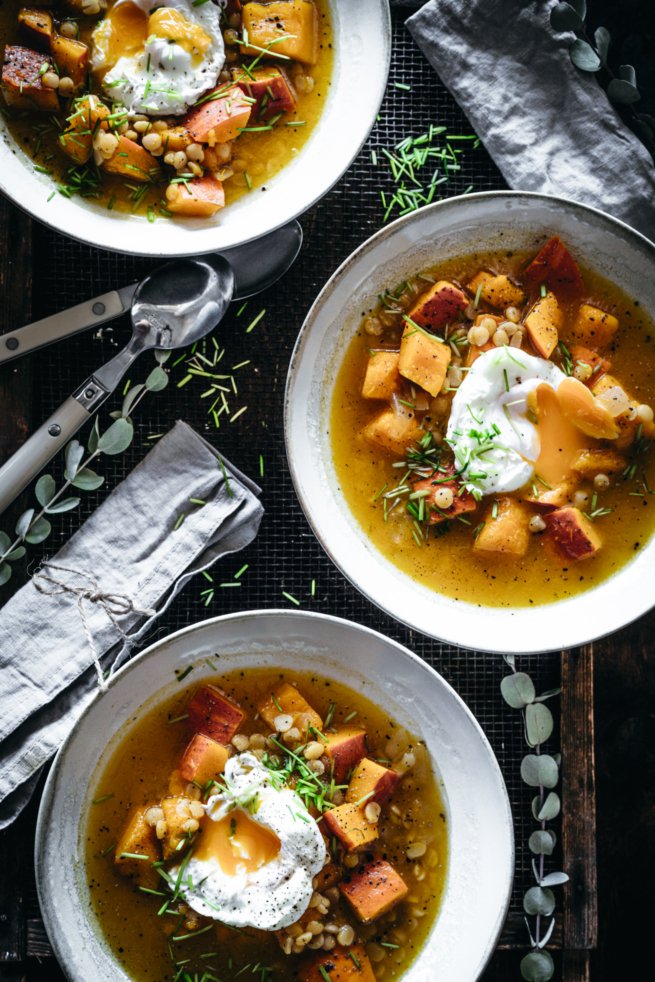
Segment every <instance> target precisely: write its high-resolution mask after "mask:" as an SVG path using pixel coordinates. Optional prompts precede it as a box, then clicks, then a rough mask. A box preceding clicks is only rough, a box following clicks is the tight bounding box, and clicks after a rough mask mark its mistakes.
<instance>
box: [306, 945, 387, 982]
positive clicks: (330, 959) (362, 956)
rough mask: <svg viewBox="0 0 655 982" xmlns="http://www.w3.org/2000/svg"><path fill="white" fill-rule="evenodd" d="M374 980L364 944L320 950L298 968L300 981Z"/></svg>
mask: <svg viewBox="0 0 655 982" xmlns="http://www.w3.org/2000/svg"><path fill="white" fill-rule="evenodd" d="M326 978H328V979H329V980H330V982H375V972H374V971H373V966H372V965H371V962H370V959H369V957H368V955H367V954H366V949H365V948H364V945H361V944H356V945H351V947H350V948H333V949H332V951H328V952H325V951H323V952H320V953H319V954H318V955H315V956H314V957H313V958H312V960H311V961H310V962H309V964H307V965H305V966H303V967H302V968H301V969H300V982H325V980H326Z"/></svg>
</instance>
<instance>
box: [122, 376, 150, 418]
mask: <svg viewBox="0 0 655 982" xmlns="http://www.w3.org/2000/svg"><path fill="white" fill-rule="evenodd" d="M144 389H145V385H144V384H143V382H139V384H138V385H133V386H132V388H131V389H129V390H128V392H127V395H126V396H125V398H124V399H123V405H122V407H121V412H120V415H121V416H129V415H130V411H131V409H132V406H133V405H134V403H135V402H136V400H137V399H138V398H139V395H140V393H141V392H143V390H144Z"/></svg>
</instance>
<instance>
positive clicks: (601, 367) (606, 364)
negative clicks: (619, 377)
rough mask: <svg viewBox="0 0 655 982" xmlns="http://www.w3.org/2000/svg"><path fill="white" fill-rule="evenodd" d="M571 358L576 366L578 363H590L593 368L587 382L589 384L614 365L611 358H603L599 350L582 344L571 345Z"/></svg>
mask: <svg viewBox="0 0 655 982" xmlns="http://www.w3.org/2000/svg"><path fill="white" fill-rule="evenodd" d="M571 359H572V361H573V365H574V367H575V366H577V365H588V366H589V368H590V369H591V371H592V374H591V377H590V378H589V379H588V381H587V383H586V384H587V385H589V384H590V383H593V382H594V381H597V380H598V379H599V378H600V376H601V375H603V374H604V373H605V372H609V370H610V368H611V367H612V363H611V362H610V361H609V359H607V358H603V356H602V355H599V354H598V352H597V351H592V350H591V348H585V347H584V345H582V344H574V345H572V346H571Z"/></svg>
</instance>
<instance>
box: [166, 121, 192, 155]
mask: <svg viewBox="0 0 655 982" xmlns="http://www.w3.org/2000/svg"><path fill="white" fill-rule="evenodd" d="M192 143H193V137H192V136H191V134H190V133H189V131H188V129H187V128H186V126H169V128H168V129H167V130H166V131H165V133H164V134H163V143H162V146H163V148H164V151H165V152H168V151H169V150H170V151H171V152H172V153H176V152H177V151H178V150H186V148H187V147H188V146H189V145H190V144H192Z"/></svg>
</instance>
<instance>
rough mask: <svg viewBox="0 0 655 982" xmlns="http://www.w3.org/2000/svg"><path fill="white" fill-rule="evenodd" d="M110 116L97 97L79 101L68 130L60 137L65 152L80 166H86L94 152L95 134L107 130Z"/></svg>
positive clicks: (88, 96) (87, 97) (70, 118)
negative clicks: (107, 120)
mask: <svg viewBox="0 0 655 982" xmlns="http://www.w3.org/2000/svg"><path fill="white" fill-rule="evenodd" d="M108 116H109V110H108V109H107V107H106V106H105V104H104V102H101V101H100V99H98V97H97V96H95V95H85V96H82V97H81V98H79V99H77V100H76V101H75V103H74V104H73V111H72V112H71V114H70V116H69V117H68V129H66V130H64V132H63V133H62V134H61V136H60V137H59V143H60V145H61V147H62V149H63V150H64V152H65V153H67V154H68V156H69V157H72V159H73V160H75V161H76V162H77V163H78V164H85V163H86V162H87V160H89V158H90V156H91V153H92V151H93V134H94V133H95V132H96V130H97V129H103V130H106V129H107V127H108V123H107V122H105V121H106V119H107V117H108Z"/></svg>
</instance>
